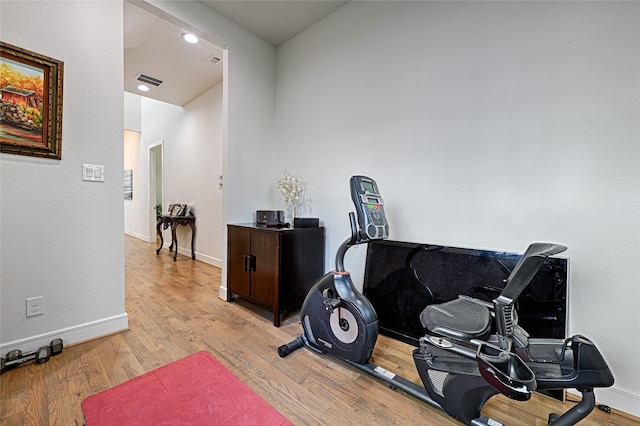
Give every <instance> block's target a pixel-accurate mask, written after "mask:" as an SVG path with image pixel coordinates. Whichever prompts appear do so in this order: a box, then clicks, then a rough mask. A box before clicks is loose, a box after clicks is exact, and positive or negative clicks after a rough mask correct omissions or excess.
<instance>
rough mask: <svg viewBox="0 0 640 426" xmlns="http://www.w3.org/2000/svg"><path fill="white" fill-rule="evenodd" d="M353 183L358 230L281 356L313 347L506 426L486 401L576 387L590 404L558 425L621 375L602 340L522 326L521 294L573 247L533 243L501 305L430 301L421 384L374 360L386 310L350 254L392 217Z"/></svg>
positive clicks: (441, 404) (420, 355) (443, 406)
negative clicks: (350, 266) (354, 276)
mask: <svg viewBox="0 0 640 426" xmlns="http://www.w3.org/2000/svg"><path fill="white" fill-rule="evenodd" d="M350 189H351V199H352V201H353V203H354V205H355V207H356V212H357V216H358V217H357V221H356V218H355V215H354V214H353V213H350V214H349V218H350V221H351V235H350V236H349V237H348V238H347V239H345V240H344V241H343V242H342V244H341V245H340V247H339V248H338V250H337V252H336V268H335V269H334V270H333V271H331V272H329V273H327V274H325V275H324V276H323V277H322V278H320V279H319V280H318V281H317V282H316V284H315V285H314V286H313V287H312V288H311V290H310V291H309V293H308V294H307V296H306V298H305V301H304V303H303V305H302V309H301V312H300V320H301V323H302V329H303V333H302V334H301V335H300V336H299V337H298V338H296V339H295V340H293V341H292V342H290V343H287V344H285V345H282V346H280V347H279V348H278V353H279V355H280V356H281V357H285V356H287V355H289V354H290V353H291V352H293V351H295V350H296V349H298V348H301V347H302V346H307V347H308V348H310V349H312V350H314V351H316V352H319V353H322V354H328V355H331V356H334V357H336V358H337V359H339V360H342V361H344V362H346V363H347V364H349V365H351V366H353V367H355V368H357V369H359V370H361V371H363V372H365V373H367V374H370V375H372V376H374V377H376V378H377V379H379V380H381V381H383V382H385V383H387V384H388V385H389V386H390V387H392V388H395V389H400V390H402V391H404V392H406V393H408V394H409V395H411V396H414V397H416V398H418V399H420V400H421V401H424V402H425V403H427V404H429V405H431V406H433V407H436V408H438V409H440V410H443V411H444V412H446V413H447V414H448V415H450V416H451V417H453V418H455V419H457V420H458V421H460V422H463V423H465V424H469V425H475V426H481V425H485V426H487V425H492V426H499V425H501V423H500V422H498V421H496V420H494V419H490V418H488V417H486V416H485V415H483V414H481V411H482V407H483V406H484V404H485V403H486V402H487V400H488V399H489V398H490V397H492V396H493V395H496V394H498V393H502V394H503V395H506V396H507V397H509V398H511V399H514V400H518V401H527V400H528V399H529V398H530V397H531V393H532V392H533V391H535V390H536V389H545V390H548V389H566V388H576V389H577V390H578V391H579V392H580V393H581V394H582V400H581V402H580V403H578V404H577V405H575V406H574V407H573V408H571V409H570V410H569V411H567V412H566V413H564V414H562V415H557V414H550V415H549V421H548V424H553V425H556V426H558V425H573V424H576V423H577V422H578V421H580V420H582V419H583V418H584V417H586V416H587V415H588V414H589V413H590V412H591V411H592V410H593V408H594V407H595V396H594V394H593V388H595V387H609V386H612V385H613V381H614V379H613V375H612V374H611V371H610V370H609V367H608V365H607V363H606V362H605V360H604V358H603V357H602V355H601V354H600V352H599V351H598V349H597V348H596V346H595V345H594V344H593V342H591V341H590V340H589V339H587V338H586V337H583V336H573V337H570V338H568V339H541V338H537V339H535V338H529V335H528V333H527V332H526V331H525V330H524V329H522V328H521V327H520V326H519V325H518V316H517V312H516V300H517V298H518V296H519V295H520V294H521V293H522V291H523V290H524V289H525V288H526V287H527V286H528V285H529V283H530V281H531V279H532V278H533V276H534V275H535V274H536V272H537V271H538V270H539V268H540V267H541V265H542V263H543V262H544V261H545V260H546V259H547V258H548V257H549V256H553V255H555V254H558V253H561V252H563V251H564V250H566V247H564V246H562V245H559V244H551V243H533V244H531V245H530V246H529V247H528V248H527V250H526V251H525V253H524V254H523V255H522V257H521V258H520V260H519V261H518V263H517V264H516V266H515V267H514V269H513V271H512V272H511V274H510V275H509V277H508V278H507V280H506V285H505V286H504V289H503V290H502V292H501V294H500V295H499V296H498V297H497V298H496V299H494V300H493V303H488V302H485V301H481V300H476V299H473V298H470V297H462V296H461V297H459V298H458V299H454V300H452V301H449V302H446V303H442V304H439V305H429V306H426V307H425V308H424V310H423V311H422V312H421V313H420V318H419V320H420V322H421V323H422V325H423V327H424V328H425V329H426V330H428V334H426V335H425V336H424V337H422V338H421V339H420V347H419V348H418V349H415V350H414V351H413V359H414V362H415V365H416V368H417V370H418V374H419V376H420V379H421V380H422V386H419V385H417V384H415V383H413V382H411V381H409V380H407V379H405V378H403V377H400V376H398V375H396V374H395V373H393V372H391V371H388V370H386V369H384V368H382V367H379V366H377V365H375V364H373V363H372V362H370V361H369V360H370V358H371V354H372V353H373V348H374V346H375V343H376V340H377V338H378V317H377V314H376V311H375V309H374V308H373V306H372V305H371V303H370V302H369V300H368V299H367V298H366V297H364V296H363V295H362V294H360V292H358V291H357V289H356V288H355V287H354V285H353V282H352V281H351V276H350V274H349V272H347V271H346V270H345V269H344V256H345V253H346V251H347V250H348V249H349V247H351V246H354V245H356V244H361V243H367V242H369V241H372V240H376V239H385V238H387V237H388V236H389V224H388V222H387V219H386V216H385V212H384V208H383V205H384V204H383V199H382V196H381V195H380V191H379V189H378V185H377V183H376V182H375V181H374V180H373V179H371V178H369V177H366V176H353V177H352V178H351V180H350Z"/></svg>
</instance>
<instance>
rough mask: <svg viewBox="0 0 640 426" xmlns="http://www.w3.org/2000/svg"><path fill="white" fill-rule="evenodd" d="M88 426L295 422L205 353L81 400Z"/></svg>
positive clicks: (173, 363)
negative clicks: (290, 420)
mask: <svg viewBox="0 0 640 426" xmlns="http://www.w3.org/2000/svg"><path fill="white" fill-rule="evenodd" d="M82 410H83V412H84V416H85V420H86V422H87V426H107V425H109V426H113V425H118V426H120V425H136V426H138V425H292V423H291V422H289V421H288V420H287V419H286V418H285V417H284V416H282V414H280V413H279V412H278V411H276V410H275V409H274V408H273V407H272V406H271V405H269V403H267V402H266V401H265V400H264V399H262V398H261V397H260V396H259V395H258V394H256V393H255V392H254V391H253V390H251V389H250V388H249V387H248V386H247V385H245V384H244V383H243V382H242V381H241V380H240V379H238V377H236V376H235V375H234V374H233V373H231V372H230V371H229V370H227V369H226V368H225V367H224V366H223V365H222V364H221V363H220V362H219V361H218V360H216V359H215V358H214V357H213V356H211V354H209V353H208V352H206V351H201V352H198V353H195V354H193V355H190V356H188V357H186V358H183V359H180V360H178V361H175V362H172V363H170V364H167V365H165V366H163V367H160V368H158V369H156V370H153V371H150V372H148V373H145V374H143V375H142V376H139V377H136V378H134V379H131V380H129V381H127V382H124V383H122V384H120V385H118V386H114V387H112V388H110V389H107V390H105V391H102V392H100V393H97V394H95V395H92V396H90V397H88V398H86V399H85V400H84V401H82Z"/></svg>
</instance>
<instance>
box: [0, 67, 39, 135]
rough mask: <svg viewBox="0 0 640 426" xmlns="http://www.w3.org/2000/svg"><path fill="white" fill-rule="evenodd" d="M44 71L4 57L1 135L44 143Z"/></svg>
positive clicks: (0, 90)
mask: <svg viewBox="0 0 640 426" xmlns="http://www.w3.org/2000/svg"><path fill="white" fill-rule="evenodd" d="M43 76H44V71H43V70H42V69H39V68H36V67H32V66H29V65H26V64H21V63H19V62H16V61H13V60H11V59H7V58H0V94H1V98H0V99H1V100H2V103H1V104H0V138H2V139H4V140H22V141H30V142H34V143H40V144H41V143H42V124H43V115H44V111H43V102H42V100H43V99H44V78H43Z"/></svg>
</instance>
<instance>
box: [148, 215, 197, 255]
mask: <svg viewBox="0 0 640 426" xmlns="http://www.w3.org/2000/svg"><path fill="white" fill-rule="evenodd" d="M157 219H158V223H157V224H156V232H157V233H158V236H159V237H160V247H158V250H156V254H160V250H161V249H162V245H163V244H164V238H162V230H164V229H167V228H169V227H171V245H170V246H169V251H173V260H174V261H175V260H176V258H177V257H178V237H177V236H176V229H177V228H178V225H182V226H187V225H189V226H190V227H191V259H195V258H196V253H195V250H194V246H195V240H196V217H195V216H171V215H162V216H158V218H157ZM174 246H175V250H173V248H174Z"/></svg>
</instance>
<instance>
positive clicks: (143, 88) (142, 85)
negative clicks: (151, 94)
mask: <svg viewBox="0 0 640 426" xmlns="http://www.w3.org/2000/svg"><path fill="white" fill-rule="evenodd" d="M138 90H139V91H141V92H148V91H149V86H145V85H144V84H141V85H139V86H138Z"/></svg>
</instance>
